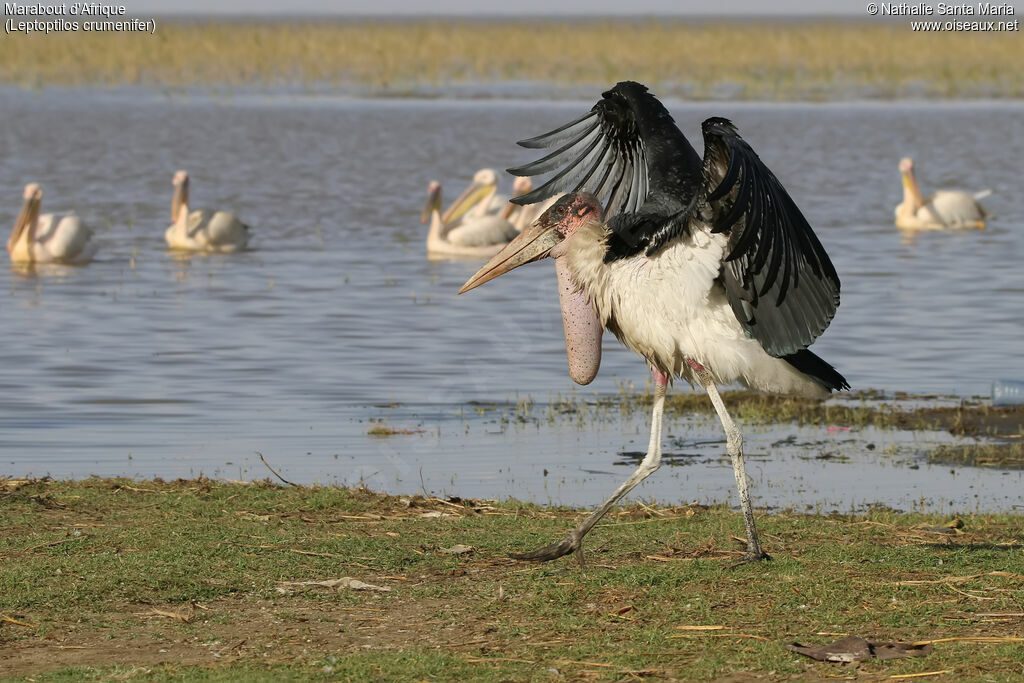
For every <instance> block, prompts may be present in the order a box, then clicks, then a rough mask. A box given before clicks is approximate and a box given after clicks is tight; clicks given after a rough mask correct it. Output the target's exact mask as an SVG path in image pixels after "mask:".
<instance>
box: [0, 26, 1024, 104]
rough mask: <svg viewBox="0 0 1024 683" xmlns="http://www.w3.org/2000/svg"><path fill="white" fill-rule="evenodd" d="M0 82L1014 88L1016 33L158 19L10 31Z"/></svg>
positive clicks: (827, 94) (840, 94)
mask: <svg viewBox="0 0 1024 683" xmlns="http://www.w3.org/2000/svg"><path fill="white" fill-rule="evenodd" d="M4 43H5V48H4V49H2V50H0V82H5V83H12V84H18V85H22V86H25V87H45V86H49V85H76V86H77V85H135V84H143V85H149V86H154V87H160V88H169V89H174V88H181V87H189V86H216V87H220V86H227V87H237V86H254V85H255V86H270V87H274V86H280V85H303V86H310V87H316V88H328V89H342V90H344V89H347V88H351V87H352V86H357V87H359V88H363V89H368V91H369V92H371V93H379V94H409V93H414V92H417V91H421V90H422V89H423V88H426V89H427V91H429V89H430V88H436V87H438V86H440V87H446V86H451V85H459V84H464V83H495V82H505V81H524V80H525V81H537V82H542V83H550V84H553V85H556V86H565V85H574V86H579V85H584V86H587V87H590V86H591V85H592V86H593V87H594V89H595V91H596V90H597V89H599V88H602V87H607V86H608V85H610V84H612V83H614V82H616V81H618V80H621V79H624V78H629V79H634V80H639V81H642V82H645V83H647V84H649V85H651V86H653V87H654V88H655V89H656V91H657V92H658V93H660V94H663V95H678V96H685V97H689V98H694V99H699V98H719V99H720V98H729V99H769V100H772V99H792V98H801V99H812V100H814V99H836V98H839V99H848V98H851V97H854V98H861V97H886V98H889V97H896V98H899V97H1020V96H1022V95H1024V75H1022V72H1021V70H1020V69H1018V68H1016V65H1018V64H1020V63H1021V62H1022V60H1024V41H1021V40H1020V38H1019V33H1016V32H1012V31H1007V32H998V33H969V32H968V33H963V32H961V33H957V32H942V33H928V34H924V33H913V32H911V30H910V26H909V22H898V23H885V24H882V23H877V22H857V21H842V22H839V21H795V22H789V23H786V22H774V21H773V22H744V21H713V22H706V21H702V22H687V21H683V20H657V21H651V20H616V21H608V20H595V21H586V22H579V21H572V22H570V21H566V20H547V21H541V20H503V21H478V20H469V21H450V20H445V21H433V20H431V21H427V20H408V21H371V20H362V21H324V20H316V21H294V20H290V21H278V22H247V21H224V20H219V21H204V22H194V21H185V22H177V21H173V20H167V19H164V20H161V21H160V22H159V26H158V29H157V32H156V34H155V35H152V36H151V35H148V34H139V33H134V34H133V33H123V34H111V33H104V34H90V33H87V32H81V31H80V32H67V33H63V34H60V35H49V36H47V35H42V34H33V35H30V36H25V35H18V34H15V35H11V36H7V37H6V38H5V39H4Z"/></svg>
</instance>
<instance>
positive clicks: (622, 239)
mask: <svg viewBox="0 0 1024 683" xmlns="http://www.w3.org/2000/svg"><path fill="white" fill-rule="evenodd" d="M519 144H520V145H522V146H524V147H530V148H555V149H554V151H552V152H551V153H549V154H548V155H547V156H545V157H543V158H541V159H539V160H537V161H535V162H533V163H530V164H526V165H525V166H521V167H519V168H510V169H509V173H512V174H514V175H528V176H534V175H542V174H545V173H554V175H552V176H551V177H550V178H548V180H547V181H546V182H545V183H543V184H542V185H540V186H539V187H538V188H537V189H535V190H534V191H532V192H530V193H528V194H525V195H523V196H521V197H517V198H516V199H513V200H512V201H514V202H515V203H517V204H532V203H535V202H539V201H543V200H545V199H548V198H549V197H552V196H554V195H556V194H558V193H560V192H574V191H581V190H583V191H588V192H592V193H594V194H595V195H597V197H598V199H599V200H600V201H601V203H602V204H603V205H604V207H605V218H606V220H607V221H608V226H609V228H610V229H611V234H610V236H609V239H608V248H607V252H606V253H605V261H606V262H611V261H615V260H617V259H621V258H627V257H630V256H635V255H637V254H641V253H643V254H647V255H648V256H650V255H653V254H655V253H657V252H658V250H660V249H661V248H662V247H664V246H665V245H666V244H668V243H669V242H671V241H672V240H674V239H676V238H678V237H681V236H683V235H686V234H688V233H689V232H690V231H692V230H693V229H694V228H695V227H698V226H703V225H704V224H706V223H707V222H709V221H710V222H711V224H712V229H713V231H714V232H720V233H726V234H728V235H729V252H728V255H727V258H726V260H725V262H724V263H723V267H722V276H721V277H722V281H723V283H724V285H725V289H726V292H727V294H728V297H729V302H730V304H731V305H732V309H733V311H734V312H735V314H736V317H737V318H738V319H739V321H740V324H741V325H742V326H743V329H744V330H745V331H746V332H747V334H749V335H750V336H751V337H753V338H754V339H757V340H758V341H759V342H761V344H762V346H763V347H764V349H765V350H766V351H767V352H768V353H770V354H772V355H774V356H777V357H783V356H787V355H790V354H793V353H796V352H797V351H798V350H800V349H803V348H806V347H807V346H808V345H810V343H811V342H813V341H814V339H815V338H817V336H818V335H820V334H821V333H822V332H823V331H824V330H825V328H826V327H828V324H829V321H831V320H832V317H833V316H834V315H835V311H836V307H837V306H838V305H839V278H838V276H837V275H836V272H835V269H834V268H833V267H832V263H831V261H829V258H828V255H827V254H826V253H825V250H824V249H823V248H822V246H821V243H820V242H818V239H817V237H815V235H814V232H813V231H812V230H811V228H810V226H809V225H808V224H807V221H806V219H805V218H804V217H803V214H801V213H800V210H799V209H798V208H797V206H796V204H795V203H794V202H793V200H792V199H791V198H790V196H789V194H788V193H787V192H786V190H785V189H784V188H783V187H782V185H781V184H780V183H779V181H778V180H777V179H776V178H775V176H774V175H773V174H772V172H771V171H770V170H769V169H768V168H767V167H766V166H765V165H764V164H763V163H762V162H761V160H760V158H758V156H757V154H756V153H755V152H754V151H753V150H752V149H751V148H750V146H749V145H748V144H747V143H746V142H745V141H744V140H743V139H742V138H741V137H740V136H739V135H738V134H737V133H736V129H735V128H734V127H733V126H732V124H731V123H730V122H729V121H727V120H726V119H720V118H712V119H708V120H707V121H705V122H704V160H703V162H702V161H701V158H700V157H699V156H698V155H697V152H696V151H694V149H693V147H692V146H691V145H690V143H689V141H688V140H687V139H686V137H685V136H684V135H683V134H682V132H681V131H680V130H679V129H678V128H677V127H676V125H675V122H674V121H673V120H672V117H671V115H670V114H669V113H668V111H667V110H666V109H665V107H664V105H662V104H661V102H659V101H658V99H657V98H655V97H654V96H653V95H651V94H650V93H649V92H648V91H647V88H646V87H644V86H643V85H640V84H639V83H633V82H631V81H624V82H622V83H618V84H616V85H615V87H613V88H612V89H611V90H608V91H607V92H605V93H603V94H602V97H601V100H600V101H598V103H597V104H595V105H594V107H593V108H592V109H591V110H590V111H589V112H588V113H587V114H585V115H584V116H581V117H580V118H578V119H576V120H574V121H571V122H569V123H567V124H565V125H564V126H561V127H560V128H557V129H555V130H553V131H551V132H549V133H545V134H544V135H540V136H537V137H535V138H531V139H529V140H524V141H522V142H520V143H519Z"/></svg>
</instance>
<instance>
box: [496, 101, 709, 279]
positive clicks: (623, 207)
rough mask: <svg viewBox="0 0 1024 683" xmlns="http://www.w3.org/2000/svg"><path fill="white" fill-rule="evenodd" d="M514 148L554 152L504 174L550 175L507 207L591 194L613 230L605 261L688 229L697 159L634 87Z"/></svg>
mask: <svg viewBox="0 0 1024 683" xmlns="http://www.w3.org/2000/svg"><path fill="white" fill-rule="evenodd" d="M519 144H520V145H522V146H523V147H529V148H552V147H554V148H555V149H554V151H553V152H551V153H550V154H548V155H547V156H545V157H543V158H541V159H538V160H537V161H534V162H533V163H530V164H526V165H525V166H520V167H519V168H510V169H508V172H509V173H511V174H513V175H526V176H535V175H542V174H545V173H551V172H555V173H554V175H553V176H551V177H550V178H549V179H548V180H547V181H546V182H545V183H543V184H542V185H540V186H539V187H538V188H537V189H535V190H533V191H532V192H529V193H527V194H525V195H522V196H521V197H516V198H515V199H513V200H512V201H513V202H515V203H517V204H533V203H535V202H541V201H544V200H545V199H548V198H550V197H553V196H555V195H556V194H559V193H561V192H577V191H587V192H591V193H593V194H595V195H596V196H597V197H598V199H599V200H600V201H601V203H602V204H603V205H604V209H605V217H606V218H608V219H609V225H610V226H611V227H612V230H613V236H612V239H611V240H610V244H609V251H608V258H607V260H609V261H612V260H615V259H617V258H623V257H626V256H632V255H634V254H637V253H641V252H644V251H653V250H657V249H658V248H660V247H661V246H664V244H665V243H666V242H668V241H669V240H671V239H672V238H673V237H676V236H678V235H680V234H682V233H683V232H685V230H686V229H687V228H688V225H687V222H686V220H685V216H686V214H687V212H688V211H689V209H690V207H691V205H692V204H693V202H694V199H695V198H696V196H697V193H698V192H699V190H700V183H701V160H700V157H699V156H698V155H697V152H696V151H694V149H693V147H691V146H690V143H689V141H687V139H686V137H685V136H684V135H683V134H682V133H681V132H680V131H679V129H678V128H677V127H676V125H675V122H674V121H673V120H672V117H671V115H669V113H668V111H667V110H666V109H665V107H664V106H663V105H662V104H661V102H659V101H658V100H657V98H655V97H654V96H653V95H651V94H650V93H649V92H647V88H646V87H644V86H643V85H640V84H639V83H633V82H631V81H624V82H622V83H619V84H617V85H616V86H615V87H614V88H612V89H611V90H608V91H607V92H605V93H604V94H603V95H602V97H601V100H600V101H599V102H598V103H597V104H595V105H594V107H593V109H591V110H590V111H589V112H587V113H586V114H585V115H583V116H581V117H580V118H578V119H576V120H574V121H570V122H569V123H567V124H565V125H564V126H561V127H559V128H556V129H555V130H553V131H551V132H549V133H545V134H544V135H539V136H537V137H535V138H530V139H529V140H523V141H521V142H520V143H519Z"/></svg>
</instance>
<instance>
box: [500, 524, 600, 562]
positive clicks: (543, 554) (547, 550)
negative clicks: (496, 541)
mask: <svg viewBox="0 0 1024 683" xmlns="http://www.w3.org/2000/svg"><path fill="white" fill-rule="evenodd" d="M572 552H575V553H576V557H577V558H578V559H579V561H580V566H581V567H582V566H583V536H581V535H577V534H576V532H572V533H570V534H569V535H568V536H566V537H565V538H563V539H562V540H561V541H559V542H558V543H552V544H551V545H546V546H544V547H543V548H537V549H536V550H534V551H531V552H528V553H510V554H509V557H511V558H512V559H513V560H526V561H527V562H550V561H551V560H557V559H558V558H559V557H564V556H565V555H568V554H569V553H572Z"/></svg>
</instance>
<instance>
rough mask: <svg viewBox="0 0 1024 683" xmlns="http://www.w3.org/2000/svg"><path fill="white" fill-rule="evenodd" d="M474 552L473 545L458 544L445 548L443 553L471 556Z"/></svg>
mask: <svg viewBox="0 0 1024 683" xmlns="http://www.w3.org/2000/svg"><path fill="white" fill-rule="evenodd" d="M473 550H474V548H473V546H471V545H462V544H461V543H456V544H455V545H453V546H452V547H451V548H445V549H443V550H442V551H441V552H442V553H448V554H449V555H469V554H470V553H472V552H473Z"/></svg>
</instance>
